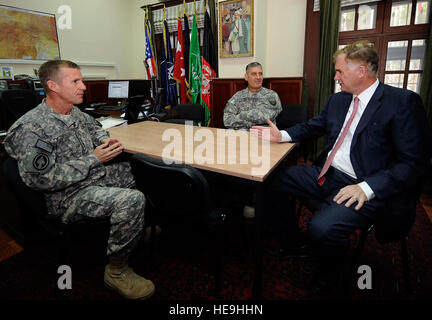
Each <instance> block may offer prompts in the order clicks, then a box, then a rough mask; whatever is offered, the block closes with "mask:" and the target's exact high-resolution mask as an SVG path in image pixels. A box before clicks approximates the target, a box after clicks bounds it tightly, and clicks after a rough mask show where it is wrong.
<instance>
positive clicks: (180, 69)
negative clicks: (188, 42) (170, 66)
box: [173, 18, 187, 104]
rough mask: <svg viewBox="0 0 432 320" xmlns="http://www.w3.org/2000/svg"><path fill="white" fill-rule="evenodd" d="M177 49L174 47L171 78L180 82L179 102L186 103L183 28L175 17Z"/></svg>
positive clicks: (179, 20)
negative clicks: (174, 53) (174, 54)
mask: <svg viewBox="0 0 432 320" xmlns="http://www.w3.org/2000/svg"><path fill="white" fill-rule="evenodd" d="M177 35H178V37H177V49H176V57H175V61H174V72H173V78H174V80H176V81H177V82H178V83H179V84H180V103H181V104H186V103H187V99H186V83H185V80H186V78H185V77H186V72H185V65H184V54H183V52H184V41H183V30H182V22H181V19H180V18H178V19H177Z"/></svg>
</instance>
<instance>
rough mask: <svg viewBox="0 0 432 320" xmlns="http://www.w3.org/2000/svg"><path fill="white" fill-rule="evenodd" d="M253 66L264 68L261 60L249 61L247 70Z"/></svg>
mask: <svg viewBox="0 0 432 320" xmlns="http://www.w3.org/2000/svg"><path fill="white" fill-rule="evenodd" d="M253 67H260V68H261V70H262V65H261V63H259V62H251V63H249V64H248V65H247V66H246V72H247V71H248V70H249V69H250V68H253Z"/></svg>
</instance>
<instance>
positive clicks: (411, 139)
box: [286, 83, 432, 220]
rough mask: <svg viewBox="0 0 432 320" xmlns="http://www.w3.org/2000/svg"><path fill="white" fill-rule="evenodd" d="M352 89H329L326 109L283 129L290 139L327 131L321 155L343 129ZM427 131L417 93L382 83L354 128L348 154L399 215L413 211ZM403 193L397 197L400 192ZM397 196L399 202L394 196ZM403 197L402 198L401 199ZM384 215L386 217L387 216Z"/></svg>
mask: <svg viewBox="0 0 432 320" xmlns="http://www.w3.org/2000/svg"><path fill="white" fill-rule="evenodd" d="M351 100H352V94H349V93H345V92H341V93H337V94H334V95H332V96H331V97H330V98H329V100H328V102H327V104H326V105H325V107H324V109H323V110H322V111H321V113H320V114H319V115H317V116H316V117H315V118H313V119H311V120H309V121H308V122H305V123H302V124H299V125H296V126H294V127H291V128H289V129H286V131H287V132H288V134H289V135H290V136H291V138H292V139H293V141H299V140H303V139H306V138H317V137H320V136H323V135H327V139H328V140H327V145H326V146H325V148H324V150H323V152H322V153H321V155H320V156H319V159H321V161H322V162H324V161H325V159H326V157H327V154H328V152H329V151H330V150H331V148H332V147H333V145H334V144H335V142H336V139H337V137H338V135H339V132H340V131H341V129H342V125H343V123H344V120H345V117H346V114H347V112H348V108H349V106H350V103H351ZM431 141H432V139H431V131H430V128H429V125H428V123H427V118H426V114H425V111H424V108H423V104H422V101H421V98H420V96H419V95H418V94H416V93H414V92H412V91H409V90H404V89H399V88H395V87H391V86H388V85H385V84H382V83H380V84H379V86H378V88H377V89H376V91H375V93H374V95H373V96H372V98H371V100H370V101H369V103H368V105H367V107H366V109H365V110H364V113H363V115H362V117H361V119H360V122H359V123H358V126H357V128H356V130H355V133H354V136H353V141H352V143H351V153H350V159H351V163H352V165H353V168H354V171H355V173H356V175H357V178H359V179H360V180H361V181H363V180H364V181H366V182H367V183H368V185H369V186H370V187H371V188H372V190H373V192H374V193H375V196H376V197H377V199H381V200H383V201H384V202H388V203H390V204H391V206H392V207H393V209H394V208H395V207H396V208H400V209H401V210H400V212H394V213H392V215H393V214H396V215H399V216H406V215H410V216H411V215H412V212H411V213H408V212H407V210H408V208H407V205H408V202H409V203H410V205H409V206H410V211H412V210H413V207H412V203H413V202H412V201H408V202H407V199H406V196H408V197H410V198H412V197H415V196H417V198H416V199H415V201H414V210H415V203H416V202H417V199H418V192H414V191H413V192H411V191H410V192H409V193H412V195H408V194H407V191H409V190H414V189H418V188H415V187H416V186H417V185H418V184H419V181H420V180H421V177H422V175H423V174H424V172H425V170H426V169H427V168H428V166H429V165H430V157H431V149H432V148H431ZM402 192H403V194H404V197H398V194H400V193H402ZM397 199H399V200H400V203H399V204H400V206H399V205H397V204H396V205H395V203H394V201H395V200H397ZM403 199H404V200H403ZM385 220H387V219H385Z"/></svg>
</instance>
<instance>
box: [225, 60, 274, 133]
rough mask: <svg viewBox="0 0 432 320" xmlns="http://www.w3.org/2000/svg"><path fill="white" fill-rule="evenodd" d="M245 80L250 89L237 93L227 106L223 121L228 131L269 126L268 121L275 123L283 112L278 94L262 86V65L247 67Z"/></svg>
mask: <svg viewBox="0 0 432 320" xmlns="http://www.w3.org/2000/svg"><path fill="white" fill-rule="evenodd" d="M245 80H246V81H247V83H248V87H247V88H246V89H244V90H240V91H238V92H237V93H235V94H234V95H233V96H232V97H231V99H230V100H228V103H227V104H226V106H225V109H224V116H223V120H224V125H225V127H226V128H228V129H244V130H249V129H250V128H251V127H252V126H254V125H258V124H262V125H267V119H270V120H271V121H272V122H273V123H274V121H276V116H277V115H278V114H279V113H280V112H281V111H282V106H281V102H280V99H279V96H278V94H277V93H276V92H274V91H273V90H270V89H267V88H264V87H263V86H262V82H263V74H262V67H261V64H260V63H258V62H252V63H249V64H248V65H247V66H246V74H245Z"/></svg>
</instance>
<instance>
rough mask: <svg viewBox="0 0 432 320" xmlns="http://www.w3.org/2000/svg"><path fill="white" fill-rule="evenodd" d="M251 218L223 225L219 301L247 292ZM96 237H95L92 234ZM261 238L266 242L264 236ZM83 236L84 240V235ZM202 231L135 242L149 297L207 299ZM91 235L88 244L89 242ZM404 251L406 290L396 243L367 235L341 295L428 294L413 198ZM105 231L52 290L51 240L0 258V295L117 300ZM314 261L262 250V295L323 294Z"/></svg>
mask: <svg viewBox="0 0 432 320" xmlns="http://www.w3.org/2000/svg"><path fill="white" fill-rule="evenodd" d="M252 228H253V225H252V224H251V223H250V222H244V221H240V222H239V221H237V222H233V223H232V224H231V225H230V228H229V232H228V236H227V238H226V244H227V245H226V246H225V247H226V249H225V251H224V269H223V285H222V291H221V295H220V299H221V300H229V301H232V300H242V301H245V300H247V299H250V297H251V292H252V285H253V283H252V280H251V279H252V274H253V267H252V266H253V264H252V255H251V250H250V239H251V232H252ZM95 238H96V239H98V240H97V241H95V240H94V239H95ZM264 238H265V243H268V242H270V241H271V239H270V237H269V236H267V235H265V237H264ZM90 239H91V240H90ZM208 240H209V239H208V236H206V235H205V234H203V235H201V237H196V236H194V235H192V233H191V232H189V231H187V229H184V230H179V232H177V234H174V233H172V234H170V235H169V236H168V235H165V236H163V237H162V236H161V238H160V240H159V242H158V247H157V255H156V256H153V258H150V252H151V251H150V248H149V246H148V245H147V244H141V245H140V247H139V248H138V249H137V250H136V254H135V255H134V256H133V257H132V259H131V265H132V266H133V268H134V269H135V271H137V273H139V274H141V275H144V276H145V277H147V278H149V279H152V280H153V281H154V283H155V285H156V293H155V295H154V297H153V298H152V300H153V301H176V300H200V301H204V300H205V301H208V300H210V301H212V300H215V297H214V295H213V281H214V276H213V272H212V268H211V267H212V266H213V265H214V264H213V263H214V262H213V261H214V260H213V258H214V256H215V255H214V252H213V251H212V250H211V246H210V245H209V243H208ZM90 241H91V243H90ZM408 251H409V256H410V261H411V283H412V292H411V293H406V292H404V290H403V283H402V267H401V263H400V251H399V246H398V244H387V245H380V244H378V243H377V242H376V240H375V238H374V235H373V233H372V234H370V235H369V238H368V241H367V244H366V247H365V250H364V254H363V256H362V258H361V261H360V263H361V264H367V265H369V266H370V267H371V269H372V272H373V276H372V282H373V286H372V289H371V290H367V289H365V290H360V289H358V288H356V286H355V284H356V283H357V278H353V279H351V281H352V291H351V292H350V294H349V295H346V296H345V298H347V299H348V300H360V301H365V300H366V301H368V300H381V301H382V300H389V299H407V300H417V299H430V298H431V297H432V294H431V293H430V292H432V272H431V269H430V268H431V266H432V224H431V222H430V220H429V218H428V216H427V214H426V213H425V211H424V209H423V207H422V206H421V205H419V206H418V208H417V219H416V222H415V224H414V226H413V228H412V230H411V233H410V236H409V241H408ZM104 253H105V235H103V234H102V235H96V237H95V234H94V233H93V234H91V237H90V236H89V237H85V236H83V237H82V239H81V240H80V241H78V242H77V243H75V245H74V246H73V248H71V250H70V252H69V254H68V259H69V260H68V261H69V263H68V265H70V266H71V268H72V272H73V273H72V289H71V290H58V289H57V280H58V278H59V277H60V275H59V274H58V273H57V268H58V266H59V262H58V261H57V259H56V257H57V256H56V246H55V244H53V243H46V242H42V243H39V244H36V245H34V246H32V247H29V248H25V250H24V251H22V252H20V253H18V254H16V255H15V256H13V257H11V258H9V259H7V260H5V261H3V262H0V275H1V276H0V300H5V299H6V300H51V299H64V300H119V301H120V300H122V298H121V297H119V296H118V295H117V294H116V293H114V292H111V291H110V290H108V289H106V288H105V287H104V284H103V271H104V267H105V264H106V257H105V255H104ZM313 273H314V264H313V262H312V261H311V260H310V259H308V258H292V259H289V260H286V261H279V260H277V259H274V258H271V257H268V256H264V262H263V280H264V281H263V283H264V287H263V299H265V300H272V301H284V300H295V301H308V300H321V299H326V300H327V299H331V298H332V297H329V296H322V295H317V294H315V293H314V292H313V291H312V290H311V281H312V277H313Z"/></svg>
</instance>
